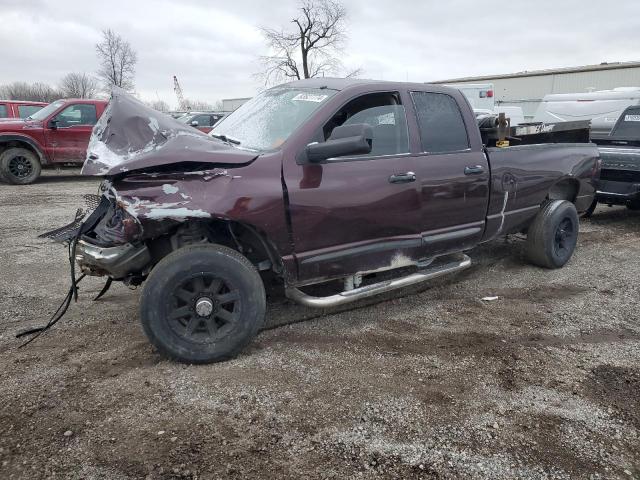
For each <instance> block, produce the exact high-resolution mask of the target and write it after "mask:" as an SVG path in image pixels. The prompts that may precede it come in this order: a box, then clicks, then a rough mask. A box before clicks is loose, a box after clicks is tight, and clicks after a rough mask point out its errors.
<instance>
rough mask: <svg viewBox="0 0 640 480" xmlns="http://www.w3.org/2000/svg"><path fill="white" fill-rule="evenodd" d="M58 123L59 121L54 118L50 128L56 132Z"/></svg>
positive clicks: (50, 121) (50, 122)
mask: <svg viewBox="0 0 640 480" xmlns="http://www.w3.org/2000/svg"><path fill="white" fill-rule="evenodd" d="M58 122H59V120H56V119H55V118H52V119H51V120H49V128H50V129H52V130H55V129H56V128H58Z"/></svg>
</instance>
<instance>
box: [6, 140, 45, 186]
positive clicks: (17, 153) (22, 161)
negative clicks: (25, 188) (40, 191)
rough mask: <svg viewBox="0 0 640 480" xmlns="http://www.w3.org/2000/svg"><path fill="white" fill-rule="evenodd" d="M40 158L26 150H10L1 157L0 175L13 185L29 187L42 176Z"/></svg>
mask: <svg viewBox="0 0 640 480" xmlns="http://www.w3.org/2000/svg"><path fill="white" fill-rule="evenodd" d="M41 171H42V166H41V165H40V160H38V156H37V155H36V154H35V153H33V152H32V151H31V150H27V149H26V148H9V149H7V150H5V151H4V152H2V155H0V175H1V176H2V179H3V180H5V181H6V182H8V183H11V184H13V185H28V184H30V183H33V182H35V181H36V180H37V179H38V177H39V176H40V172H41Z"/></svg>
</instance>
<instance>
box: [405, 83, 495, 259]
mask: <svg viewBox="0 0 640 480" xmlns="http://www.w3.org/2000/svg"><path fill="white" fill-rule="evenodd" d="M460 98H462V97H460ZM411 99H412V103H413V107H414V111H415V118H416V120H417V124H418V130H419V136H420V145H421V147H422V148H421V152H420V153H419V154H418V156H417V157H416V165H415V169H416V176H417V179H418V185H416V187H417V188H418V191H419V196H420V204H421V211H420V216H421V228H422V231H421V235H422V239H423V243H424V246H425V247H426V248H427V250H428V252H429V254H434V255H435V254H440V253H446V252H449V251H459V250H462V249H464V248H470V247H472V246H474V245H475V244H476V243H478V242H479V241H480V239H481V238H482V234H483V231H484V227H485V218H486V214H487V205H488V201H489V179H490V171H489V163H488V160H487V157H486V155H485V154H484V151H483V149H482V146H481V145H480V144H479V139H477V138H474V137H470V136H469V135H468V133H467V132H468V129H471V128H477V126H476V124H475V120H474V119H473V118H472V117H471V116H470V115H467V117H468V118H466V119H465V116H464V115H463V113H462V111H461V110H460V107H459V104H458V101H459V100H456V99H455V98H454V97H453V96H451V95H449V94H447V93H436V92H430V91H427V90H425V91H413V92H411ZM475 137H478V136H477V135H476V136H475Z"/></svg>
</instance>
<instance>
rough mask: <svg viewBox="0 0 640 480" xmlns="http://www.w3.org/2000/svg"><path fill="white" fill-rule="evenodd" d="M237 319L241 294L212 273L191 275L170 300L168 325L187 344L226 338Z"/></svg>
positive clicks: (177, 288) (178, 287) (176, 289)
mask: <svg viewBox="0 0 640 480" xmlns="http://www.w3.org/2000/svg"><path fill="white" fill-rule="evenodd" d="M239 317H240V291H239V290H238V289H237V288H235V287H234V286H233V285H231V284H230V283H229V282H228V281H227V280H224V279H221V278H219V277H217V276H216V275H214V274H210V273H199V274H196V275H194V276H192V277H191V278H189V279H187V280H185V281H184V282H182V283H181V284H180V285H178V286H177V287H176V288H175V289H174V291H173V293H172V294H171V297H170V298H169V309H168V314H167V320H168V322H169V326H170V327H171V330H173V332H174V333H175V334H176V335H178V336H179V337H181V338H183V339H185V340H188V341H190V342H194V343H211V342H215V341H218V340H220V339H222V338H224V337H226V336H228V335H229V334H230V333H231V332H232V331H233V330H234V328H235V326H236V325H237V323H238V319H239Z"/></svg>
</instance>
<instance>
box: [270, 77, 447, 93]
mask: <svg viewBox="0 0 640 480" xmlns="http://www.w3.org/2000/svg"><path fill="white" fill-rule="evenodd" d="M425 85H429V88H433V89H434V90H437V91H457V90H456V89H454V88H450V87H444V86H442V85H436V84H427V83H417V82H392V81H388V80H368V79H361V78H332V77H316V78H305V79H304V80H296V81H294V82H289V83H285V84H284V86H287V87H299V88H328V89H331V90H347V89H352V88H359V89H362V90H366V89H367V88H368V87H369V88H376V89H377V88H378V87H380V86H384V87H385V88H389V89H401V88H402V89H412V88H415V89H416V90H420V89H424V88H425ZM281 86H282V85H281Z"/></svg>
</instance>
